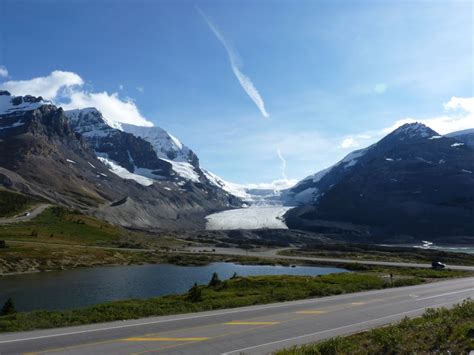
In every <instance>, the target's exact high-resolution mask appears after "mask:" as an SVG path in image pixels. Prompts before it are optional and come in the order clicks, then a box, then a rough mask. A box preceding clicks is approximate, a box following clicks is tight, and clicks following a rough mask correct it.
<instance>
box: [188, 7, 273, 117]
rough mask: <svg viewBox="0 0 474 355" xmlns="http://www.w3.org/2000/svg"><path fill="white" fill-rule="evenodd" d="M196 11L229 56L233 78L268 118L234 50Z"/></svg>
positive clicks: (207, 20)
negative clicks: (241, 68)
mask: <svg viewBox="0 0 474 355" xmlns="http://www.w3.org/2000/svg"><path fill="white" fill-rule="evenodd" d="M197 11H198V12H199V13H200V14H201V16H202V18H203V19H204V21H206V23H207V25H208V26H209V28H210V29H211V31H212V32H213V33H214V35H215V36H216V37H217V39H218V40H219V42H221V44H222V45H223V46H224V48H225V50H226V52H227V55H228V56H229V61H230V66H231V68H232V72H233V73H234V75H235V77H236V78H237V80H238V81H239V83H240V85H241V86H242V88H243V89H244V90H245V92H246V93H247V95H248V96H249V97H250V99H251V100H252V101H253V102H254V103H255V105H256V106H257V107H258V109H259V110H260V113H261V114H262V116H263V117H266V118H267V117H270V115H269V114H268V112H267V110H266V109H265V103H264V102H263V99H262V97H261V96H260V93H259V92H258V90H257V88H256V87H255V85H253V83H252V81H251V80H250V78H249V77H248V76H247V75H245V74H244V73H242V71H241V70H240V65H239V63H238V62H239V60H238V55H237V54H236V52H235V51H234V49H233V48H232V47H231V46H230V45H229V44H228V43H227V41H226V40H225V38H224V36H223V35H222V34H221V33H220V31H219V30H218V29H217V27H216V26H214V24H213V23H212V22H211V21H210V20H209V19H208V18H207V16H206V15H205V14H204V12H202V10H201V9H199V8H197Z"/></svg>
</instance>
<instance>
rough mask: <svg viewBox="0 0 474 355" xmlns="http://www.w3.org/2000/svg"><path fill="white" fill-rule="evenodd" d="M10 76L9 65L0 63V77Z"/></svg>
mask: <svg viewBox="0 0 474 355" xmlns="http://www.w3.org/2000/svg"><path fill="white" fill-rule="evenodd" d="M7 76H8V70H7V67H5V66H4V65H0V78H6V77H7Z"/></svg>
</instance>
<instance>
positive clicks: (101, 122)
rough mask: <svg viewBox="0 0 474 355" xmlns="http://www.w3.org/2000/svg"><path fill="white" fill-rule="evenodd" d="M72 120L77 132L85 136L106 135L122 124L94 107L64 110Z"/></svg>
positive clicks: (120, 128)
mask: <svg viewBox="0 0 474 355" xmlns="http://www.w3.org/2000/svg"><path fill="white" fill-rule="evenodd" d="M64 113H65V114H66V116H67V117H68V118H69V119H70V120H71V121H72V123H73V125H74V127H75V130H76V132H78V133H80V134H82V135H83V136H84V137H105V136H107V135H109V134H111V133H113V132H114V130H116V129H118V130H120V131H122V126H121V124H120V123H118V122H114V121H112V120H108V119H106V118H105V117H104V116H103V115H102V113H101V112H100V111H99V110H97V109H96V108H94V107H89V108H83V109H76V110H68V111H64Z"/></svg>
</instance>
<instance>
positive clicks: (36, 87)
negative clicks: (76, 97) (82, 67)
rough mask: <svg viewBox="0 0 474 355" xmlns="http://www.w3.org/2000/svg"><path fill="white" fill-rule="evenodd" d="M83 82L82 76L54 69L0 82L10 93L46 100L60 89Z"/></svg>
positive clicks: (51, 97) (52, 97) (55, 95)
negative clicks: (32, 77)
mask: <svg viewBox="0 0 474 355" xmlns="http://www.w3.org/2000/svg"><path fill="white" fill-rule="evenodd" d="M83 84H84V81H83V80H82V78H81V77H80V76H79V75H77V74H76V73H73V72H67V71H61V70H55V71H53V72H52V73H51V74H49V75H48V76H43V77H38V78H34V79H31V80H11V81H6V82H4V83H2V84H0V87H1V88H2V89H4V90H8V91H10V93H11V94H12V95H16V96H20V95H33V96H42V97H43V98H44V99H46V100H53V99H54V98H56V97H57V96H58V95H59V94H60V90H61V89H67V88H72V87H74V86H81V85H83Z"/></svg>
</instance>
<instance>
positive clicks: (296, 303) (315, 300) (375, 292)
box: [0, 280, 459, 344]
mask: <svg viewBox="0 0 474 355" xmlns="http://www.w3.org/2000/svg"><path fill="white" fill-rule="evenodd" d="M450 281H453V282H450ZM454 281H455V280H448V281H446V282H447V283H454ZM456 281H459V280H456ZM443 285H444V284H443ZM427 286H428V285H426V284H425V285H416V286H405V287H394V288H388V289H383V290H370V291H364V292H361V293H358V294H354V293H348V294H345V295H334V296H328V297H322V298H313V299H308V300H300V301H290V302H292V303H290V302H283V303H280V304H269V305H262V306H260V307H258V309H255V306H250V307H249V308H247V309H242V308H236V309H232V310H228V311H223V312H219V313H213V314H198V315H195V316H188V317H180V318H172V319H163V320H156V321H150V322H142V323H134V324H124V325H118V326H114V327H105V328H96V329H85V330H78V331H74V332H67V333H59V334H47V335H40V336H36V337H30V338H18V339H9V340H0V344H8V343H17V342H21V341H30V340H38V339H47V338H56V337H61V336H67V335H76V334H84V333H93V332H100V331H105V330H114V329H123V328H132V327H139V326H142V325H150V324H159V323H166V322H176V321H181V320H188V319H196V318H207V317H215V316H220V315H227V314H234V313H239V312H251V311H255V310H262V309H271V308H280V307H288V306H290V307H291V306H299V305H304V304H308V303H316V304H318V303H321V302H326V301H331V300H333V299H346V298H355V297H358V296H359V297H362V296H372V295H375V296H376V295H378V294H380V293H382V294H383V293H390V292H399V291H403V290H404V289H407V288H414V287H416V288H421V289H423V288H426V287H427ZM402 296H403V295H402ZM293 302H294V303H293Z"/></svg>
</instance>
